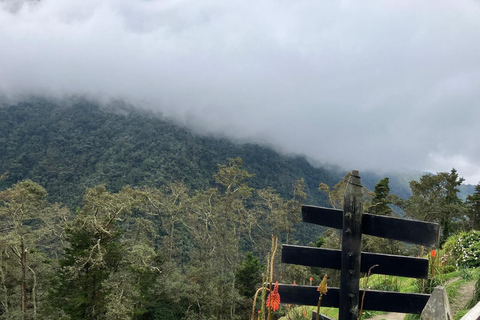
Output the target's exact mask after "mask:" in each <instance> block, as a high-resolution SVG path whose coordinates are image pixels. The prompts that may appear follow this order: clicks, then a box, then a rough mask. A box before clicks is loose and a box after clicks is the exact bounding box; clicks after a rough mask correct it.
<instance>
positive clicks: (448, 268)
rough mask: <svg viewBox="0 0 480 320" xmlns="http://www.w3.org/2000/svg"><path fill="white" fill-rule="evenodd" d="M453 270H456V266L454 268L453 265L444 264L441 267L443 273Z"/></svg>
mask: <svg viewBox="0 0 480 320" xmlns="http://www.w3.org/2000/svg"><path fill="white" fill-rule="evenodd" d="M455 270H457V268H455V266H451V265H446V266H444V267H443V272H444V273H450V272H454V271H455Z"/></svg>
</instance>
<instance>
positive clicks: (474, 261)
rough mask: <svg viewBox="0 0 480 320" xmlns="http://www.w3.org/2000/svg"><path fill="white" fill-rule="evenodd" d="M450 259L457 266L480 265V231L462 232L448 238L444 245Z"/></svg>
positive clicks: (474, 266) (472, 266)
mask: <svg viewBox="0 0 480 320" xmlns="http://www.w3.org/2000/svg"><path fill="white" fill-rule="evenodd" d="M444 249H445V252H446V253H447V255H448V257H449V259H448V260H453V262H454V264H455V265H456V266H457V267H464V268H476V267H479V266H480V259H479V257H480V231H477V230H472V231H470V232H462V233H460V234H458V235H454V236H452V237H450V238H448V240H447V242H446V243H445V246H444Z"/></svg>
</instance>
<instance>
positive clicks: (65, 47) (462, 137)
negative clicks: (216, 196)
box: [0, 0, 480, 184]
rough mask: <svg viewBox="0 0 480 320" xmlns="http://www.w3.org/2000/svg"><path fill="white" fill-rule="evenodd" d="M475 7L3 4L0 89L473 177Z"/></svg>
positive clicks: (478, 95)
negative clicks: (113, 104) (110, 104)
mask: <svg viewBox="0 0 480 320" xmlns="http://www.w3.org/2000/svg"><path fill="white" fill-rule="evenodd" d="M479 17H480V2H478V1H471V0H456V1H445V0H437V1H413V0H402V1H390V0H378V1H370V0H365V1H342V0H338V1H329V0H327V1H309V0H295V1H286V0H261V1H251V0H243V1H231V0H202V1H190V0H175V1H173V0H159V1H156V0H150V1H147V0H104V1H102V0H69V1H62V0H42V1H40V2H37V1H33V2H29V1H24V2H22V1H15V0H3V1H2V0H0V93H2V94H4V95H8V96H16V95H19V94H48V95H57V96H62V95H69V94H75V95H83V94H85V95H87V96H95V97H102V98H104V99H118V98H120V99H125V100H126V101H129V102H131V103H133V104H135V105H138V106H139V107H141V108H149V109H153V110H156V111H159V112H161V113H162V114H163V115H165V116H168V117H171V118H175V119H176V120H177V121H179V122H180V123H183V124H186V125H188V126H190V127H192V128H194V129H196V130H198V131H200V132H207V133H209V134H215V135H222V136H226V137H230V138H234V139H237V140H240V141H254V142H259V143H262V144H267V145H273V146H275V148H276V149H277V150H280V151H282V152H285V153H292V154H302V155H305V156H307V157H308V158H309V159H312V160H315V161H319V162H323V163H330V164H336V165H340V166H343V167H345V168H347V169H360V170H365V169H369V170H375V171H400V170H406V169H414V170H421V171H425V170H427V171H431V172H439V171H449V170H450V169H451V168H452V167H455V168H456V169H457V170H458V171H459V174H460V175H461V176H463V177H465V178H466V179H467V181H466V182H468V183H472V184H476V183H478V182H479V181H480V147H479V145H478V142H477V140H478V137H480V125H479V124H478V122H479V119H480V108H479V106H478V102H479V101H480V90H479V89H478V88H479V87H480V59H479V56H480V19H479Z"/></svg>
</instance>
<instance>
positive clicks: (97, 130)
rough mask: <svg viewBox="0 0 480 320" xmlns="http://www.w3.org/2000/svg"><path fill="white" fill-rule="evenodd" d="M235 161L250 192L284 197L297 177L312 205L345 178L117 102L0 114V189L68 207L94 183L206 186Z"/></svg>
mask: <svg viewBox="0 0 480 320" xmlns="http://www.w3.org/2000/svg"><path fill="white" fill-rule="evenodd" d="M236 157H241V158H242V159H243V162H244V166H245V168H246V169H247V170H248V171H249V172H251V173H253V174H255V176H254V177H253V178H252V180H251V184H252V186H253V187H266V186H270V187H273V188H275V189H276V190H277V191H279V192H280V193H281V194H282V195H285V196H287V195H288V196H290V193H291V190H292V184H293V183H294V182H295V180H297V179H300V178H302V177H303V178H305V179H306V188H307V193H308V195H309V201H310V202H313V203H317V204H319V203H324V196H322V195H321V194H320V193H319V192H318V191H317V187H318V184H319V183H320V182H325V183H327V184H329V185H332V184H334V183H336V182H338V181H339V180H340V179H341V178H342V176H343V175H344V172H341V171H340V170H327V169H324V168H314V167H312V166H311V165H310V164H309V163H308V162H307V161H306V160H305V159H304V158H303V157H288V156H283V155H280V154H278V153H277V152H275V151H273V150H272V149H269V148H266V147H262V146H259V145H256V144H235V143H233V142H231V141H229V140H227V139H223V138H216V137H211V136H202V135H199V134H196V133H194V132H192V131H191V130H189V129H186V128H183V127H180V126H178V125H176V124H174V123H172V122H171V121H167V120H165V119H162V118H160V117H157V116H154V115H153V114H150V113H147V112H139V111H135V110H133V109H131V108H129V107H125V106H124V105H122V104H117V105H114V106H110V107H100V106H99V104H98V103H96V102H93V101H87V100H83V99H74V100H71V101H67V102H66V101H62V102H59V101H53V100H47V99H41V98H32V99H29V100H28V101H24V102H20V103H16V104H4V105H3V106H2V107H1V108H0V172H2V173H3V172H5V171H8V178H7V179H6V180H5V181H3V182H0V184H1V185H0V188H5V187H8V186H11V185H12V184H14V183H15V182H17V181H20V180H23V179H31V180H33V181H35V182H38V183H39V184H40V185H42V186H44V187H45V188H46V190H47V191H48V193H49V195H50V197H51V199H52V200H55V201H62V202H64V203H68V204H69V205H77V204H79V200H80V199H81V197H82V194H83V192H84V191H85V189H86V188H88V187H93V186H95V185H98V184H106V186H107V188H109V189H110V190H113V191H117V190H119V189H120V188H121V187H122V186H124V185H133V186H138V185H148V186H155V187H158V186H162V185H165V184H166V183H170V182H172V181H177V180H180V181H184V182H185V183H186V184H187V185H189V186H190V187H192V188H205V187H207V186H209V185H211V184H212V183H213V178H212V176H213V174H214V173H215V172H216V170H217V164H220V163H225V162H226V160H227V158H236Z"/></svg>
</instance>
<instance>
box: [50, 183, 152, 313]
mask: <svg viewBox="0 0 480 320" xmlns="http://www.w3.org/2000/svg"><path fill="white" fill-rule="evenodd" d="M144 201H145V195H144V194H143V193H141V192H138V191H135V190H133V189H131V188H123V189H122V190H120V192H118V193H110V192H108V191H107V190H106V188H105V186H98V187H96V188H92V189H89V190H87V192H86V193H85V196H84V203H83V206H82V207H81V208H80V209H79V210H78V211H77V214H76V217H75V219H74V220H73V221H72V222H70V223H69V224H68V226H67V228H66V238H67V240H68V243H69V245H68V246H67V247H66V248H65V255H64V258H63V259H62V260H61V261H60V264H61V267H62V268H61V273H60V278H59V282H58V284H57V286H56V291H55V293H54V296H55V299H56V300H57V301H58V303H59V307H61V308H62V309H63V310H64V311H65V313H66V314H68V315H69V316H70V317H71V318H72V319H125V320H126V319H133V318H134V315H135V314H141V313H143V312H145V311H146V310H145V298H146V297H148V294H146V292H145V291H144V290H147V289H148V285H147V283H148V282H150V283H154V282H155V276H156V274H158V271H159V268H158V266H157V262H158V261H157V259H156V256H157V255H156V252H155V250H154V249H153V243H152V241H151V236H150V235H151V234H152V233H154V232H153V228H152V225H151V224H150V223H149V221H147V220H145V219H142V218H136V217H132V215H131V213H132V210H133V209H134V208H136V207H138V206H139V204H140V203H142V202H144ZM126 227H129V228H130V230H131V232H129V233H126V232H124V230H125V228H126ZM122 229H123V230H122Z"/></svg>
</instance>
